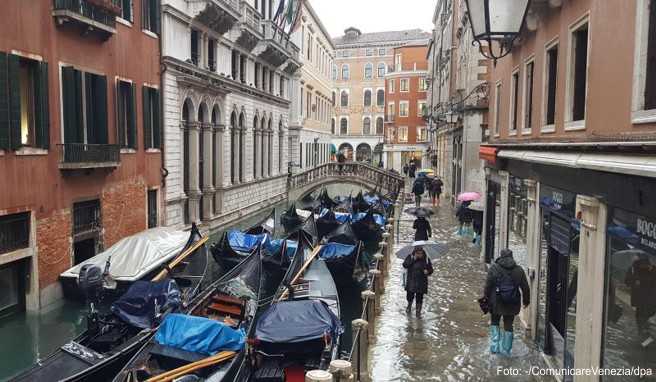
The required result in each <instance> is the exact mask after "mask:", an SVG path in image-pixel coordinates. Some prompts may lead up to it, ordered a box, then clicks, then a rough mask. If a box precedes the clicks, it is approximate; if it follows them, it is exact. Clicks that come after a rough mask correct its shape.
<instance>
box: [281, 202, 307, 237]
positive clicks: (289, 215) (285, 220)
mask: <svg viewBox="0 0 656 382" xmlns="http://www.w3.org/2000/svg"><path fill="white" fill-rule="evenodd" d="M280 224H282V226H283V228H284V229H285V232H287V233H290V232H294V231H296V230H298V228H299V227H300V226H301V225H302V224H303V218H302V217H301V216H299V215H298V213H296V204H294V203H292V205H291V206H290V207H289V209H288V210H287V211H285V212H284V213H283V214H282V215H280Z"/></svg>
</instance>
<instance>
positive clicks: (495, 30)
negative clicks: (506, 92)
mask: <svg viewBox="0 0 656 382" xmlns="http://www.w3.org/2000/svg"><path fill="white" fill-rule="evenodd" d="M465 2H466V3H467V11H468V12H469V19H470V20H471V28H472V34H473V35H474V41H472V44H478V48H479V50H480V51H481V54H482V55H483V56H485V57H487V58H489V59H492V60H493V61H494V63H496V61H497V60H498V59H499V58H501V57H504V56H505V55H507V54H508V53H510V51H511V50H512V46H513V42H514V41H515V39H516V38H517V35H519V32H520V30H521V29H522V25H523V24H524V19H525V18H526V12H527V10H528V6H529V3H530V0H465ZM493 42H496V43H498V45H499V48H498V52H495V51H494V49H493V47H492V43H493ZM483 43H485V45H487V50H485V49H483V45H484V44H483Z"/></svg>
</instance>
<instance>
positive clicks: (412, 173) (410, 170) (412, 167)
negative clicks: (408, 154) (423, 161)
mask: <svg viewBox="0 0 656 382" xmlns="http://www.w3.org/2000/svg"><path fill="white" fill-rule="evenodd" d="M416 171H417V165H416V164H415V161H414V159H413V160H411V161H410V167H408V176H409V177H411V178H414V177H415V172H416Z"/></svg>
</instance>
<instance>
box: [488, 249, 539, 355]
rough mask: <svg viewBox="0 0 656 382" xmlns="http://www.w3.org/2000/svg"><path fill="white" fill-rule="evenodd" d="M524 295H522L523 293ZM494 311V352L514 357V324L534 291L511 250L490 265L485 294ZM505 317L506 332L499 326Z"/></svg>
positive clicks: (491, 331)
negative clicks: (512, 354)
mask: <svg viewBox="0 0 656 382" xmlns="http://www.w3.org/2000/svg"><path fill="white" fill-rule="evenodd" d="M520 292H521V294H520ZM483 295H484V298H485V299H487V303H488V304H489V309H490V352H491V353H501V354H503V355H506V356H510V352H511V350H512V344H513V321H514V320H515V316H516V315H518V314H519V311H520V308H521V305H524V308H526V307H527V306H528V304H529V303H530V301H531V292H530V289H529V286H528V281H527V280H526V275H525V274H524V270H523V269H522V268H521V267H520V266H518V265H517V264H516V263H515V259H513V253H512V251H511V250H509V249H504V250H502V251H501V256H500V257H499V258H497V259H496V261H495V262H494V263H493V264H492V265H491V266H490V269H489V270H488V272H487V279H486V280H485V288H484V291H483ZM501 318H503V331H502V330H500V329H499V323H500V322H501Z"/></svg>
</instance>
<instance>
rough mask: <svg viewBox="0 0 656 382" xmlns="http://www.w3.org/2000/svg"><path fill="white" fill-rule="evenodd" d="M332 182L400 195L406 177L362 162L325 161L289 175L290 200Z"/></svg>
mask: <svg viewBox="0 0 656 382" xmlns="http://www.w3.org/2000/svg"><path fill="white" fill-rule="evenodd" d="M331 183H348V184H355V185H358V186H361V187H364V188H366V189H368V190H370V191H373V190H376V189H377V190H378V191H380V192H381V193H383V194H387V193H393V194H398V193H399V192H400V191H401V190H402V189H403V184H404V183H403V177H402V176H401V175H399V174H397V173H393V172H390V171H387V170H383V169H380V168H377V167H374V166H371V165H369V164H366V163H363V162H345V163H335V162H331V163H325V164H323V165H320V166H317V167H315V168H313V169H310V170H307V171H304V172H301V173H297V174H293V175H291V176H290V177H289V178H288V190H289V200H298V199H300V198H302V197H303V196H305V195H307V194H309V193H311V192H312V191H314V190H316V189H318V188H321V187H323V186H325V185H328V184H331Z"/></svg>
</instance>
